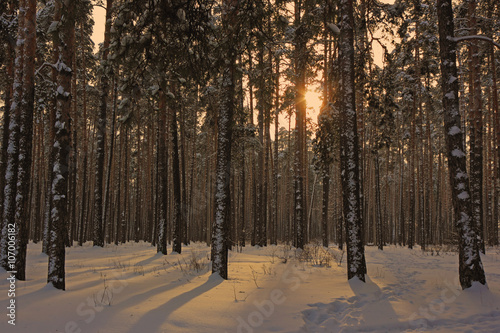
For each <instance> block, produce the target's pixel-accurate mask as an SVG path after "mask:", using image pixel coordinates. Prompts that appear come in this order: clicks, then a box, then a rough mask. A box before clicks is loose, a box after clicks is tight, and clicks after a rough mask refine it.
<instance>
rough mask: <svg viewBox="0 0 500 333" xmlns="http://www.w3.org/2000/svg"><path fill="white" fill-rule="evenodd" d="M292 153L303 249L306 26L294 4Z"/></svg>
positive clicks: (297, 220) (297, 228) (298, 244)
mask: <svg viewBox="0 0 500 333" xmlns="http://www.w3.org/2000/svg"><path fill="white" fill-rule="evenodd" d="M295 25H296V26H297V27H296V30H295V50H294V53H295V54H294V62H295V114H296V117H295V119H296V123H295V152H294V165H293V169H294V192H295V195H294V197H295V199H294V204H295V207H294V209H295V214H294V215H295V221H294V224H295V230H294V233H295V237H294V239H295V246H296V247H297V248H300V249H303V248H304V245H305V240H306V235H305V234H306V232H307V230H306V209H305V208H306V203H305V201H306V200H305V192H306V190H305V188H304V187H305V186H304V185H305V179H304V169H305V168H306V166H305V165H304V154H305V152H304V150H305V146H304V142H305V135H306V133H305V122H306V108H307V104H306V98H305V94H306V64H307V36H306V26H305V25H304V23H303V22H301V8H300V6H299V5H298V4H297V3H296V4H295Z"/></svg>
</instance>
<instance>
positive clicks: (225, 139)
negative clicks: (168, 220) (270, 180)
mask: <svg viewBox="0 0 500 333" xmlns="http://www.w3.org/2000/svg"><path fill="white" fill-rule="evenodd" d="M239 6H240V1H239V0H225V1H223V6H222V9H223V12H222V20H223V23H222V25H223V31H224V32H223V33H224V36H225V37H226V38H229V39H230V42H229V43H228V44H227V45H226V50H225V51H226V52H225V53H224V57H225V65H224V68H223V72H222V79H221V88H220V89H221V90H220V108H219V117H218V120H217V127H218V136H217V167H216V174H215V177H216V178H215V209H214V214H215V219H214V224H213V227H212V273H217V274H219V275H220V276H221V277H222V278H223V279H225V280H227V255H228V242H227V240H228V236H229V235H228V233H229V230H228V229H229V226H228V221H229V214H230V200H231V195H230V183H231V182H230V179H231V138H232V131H233V116H234V108H235V83H234V79H235V64H236V58H237V57H236V56H237V54H236V49H235V47H236V43H235V41H236V40H235V37H236V36H237V25H236V21H235V20H236V18H237V16H238V14H239Z"/></svg>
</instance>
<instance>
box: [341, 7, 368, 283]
mask: <svg viewBox="0 0 500 333" xmlns="http://www.w3.org/2000/svg"><path fill="white" fill-rule="evenodd" d="M353 10H354V9H353V1H352V0H346V1H343V2H342V3H341V5H340V12H341V15H342V22H341V35H340V36H341V39H340V52H341V54H340V56H341V75H342V106H343V108H342V117H343V119H344V121H343V122H342V123H343V124H344V125H343V132H342V135H341V147H342V154H341V158H342V159H343V160H344V162H343V163H342V166H343V170H342V174H343V177H342V178H343V179H342V190H343V191H342V192H343V198H344V215H345V217H346V234H347V238H346V240H347V266H348V269H347V278H348V279H349V280H350V279H352V278H354V277H357V278H359V279H360V280H361V281H365V274H366V262H365V252H364V245H363V230H362V226H363V221H362V220H361V200H360V179H359V147H358V135H357V119H356V98H355V84H354V13H353Z"/></svg>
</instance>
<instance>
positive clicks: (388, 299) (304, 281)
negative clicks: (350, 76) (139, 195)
mask: <svg viewBox="0 0 500 333" xmlns="http://www.w3.org/2000/svg"><path fill="white" fill-rule="evenodd" d="M40 252H41V245H39V244H37V245H34V244H30V245H29V247H28V266H27V277H28V281H18V282H17V290H16V306H17V313H16V314H17V317H16V326H15V327H14V326H11V325H9V324H7V319H6V318H7V316H6V313H7V309H6V307H7V302H8V300H9V299H8V297H7V290H8V281H7V280H6V279H5V278H2V280H1V283H0V290H2V292H1V293H0V304H1V308H2V309H3V312H4V313H3V314H2V317H3V319H2V320H1V322H0V332H22V333H35V332H36V333H38V332H41V333H42V332H43V333H49V332H91V333H98V332H101V333H143V332H144V333H153V332H169V333H171V332H172V333H175V332H196V333H198V332H203V333H205V332H217V333H220V332H245V333H249V332H499V331H500V249H498V248H490V249H487V254H486V255H484V256H483V257H482V258H483V264H484V267H485V271H486V278H487V281H488V287H485V286H481V285H474V286H473V287H472V288H470V289H469V290H467V291H462V290H461V289H460V287H459V283H458V256H457V254H454V253H450V252H443V251H439V252H438V253H437V252H436V251H435V250H434V251H432V252H422V251H420V250H418V249H414V250H409V249H406V248H400V247H387V248H386V249H385V250H384V251H379V250H377V249H376V248H375V247H367V248H366V261H367V265H368V278H367V283H366V284H365V283H362V282H361V281H359V280H356V279H353V280H351V281H347V280H346V276H347V274H346V264H345V260H346V255H345V253H344V254H342V252H341V251H339V250H338V249H337V248H333V247H331V248H329V249H324V248H322V247H320V246H309V247H308V249H307V250H306V251H304V252H297V251H295V250H294V249H291V248H289V247H286V246H283V245H280V246H277V247H275V246H270V247H267V248H256V247H255V248H251V247H248V248H244V249H243V252H242V253H238V252H230V254H229V272H228V273H229V280H227V281H224V280H222V279H221V278H220V277H218V276H211V274H210V271H211V269H210V264H209V260H208V259H209V257H210V252H209V248H208V247H207V246H206V245H204V244H193V245H191V246H188V247H184V248H183V253H182V255H179V254H168V255H166V256H163V255H161V254H156V250H155V248H153V247H151V246H150V245H148V244H146V243H137V244H136V243H128V244H125V245H120V246H106V247H105V248H93V247H91V246H90V244H86V245H85V246H83V247H72V248H70V249H68V250H67V257H66V258H67V262H66V289H67V290H66V291H59V290H56V289H54V288H52V287H51V286H48V285H46V271H47V256H45V255H43V254H40ZM339 263H340V264H339ZM6 275H7V274H6V273H5V271H2V273H1V276H6Z"/></svg>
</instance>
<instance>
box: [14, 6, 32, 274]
mask: <svg viewBox="0 0 500 333" xmlns="http://www.w3.org/2000/svg"><path fill="white" fill-rule="evenodd" d="M24 6H25V7H24V10H25V13H24V31H25V32H24V65H23V81H22V84H23V88H22V91H23V95H22V98H21V112H20V119H19V133H20V135H19V146H18V148H19V155H18V168H17V189H16V213H15V224H16V227H17V231H18V237H17V247H16V251H17V255H16V269H15V270H16V272H17V273H16V278H17V279H19V280H25V278H26V273H25V271H26V248H27V245H28V232H29V230H28V225H29V220H30V214H29V212H30V209H29V205H30V202H29V193H30V183H31V160H32V158H31V155H32V152H31V147H32V140H33V112H34V108H35V104H34V103H35V50H36V0H26V1H25V3H24Z"/></svg>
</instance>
